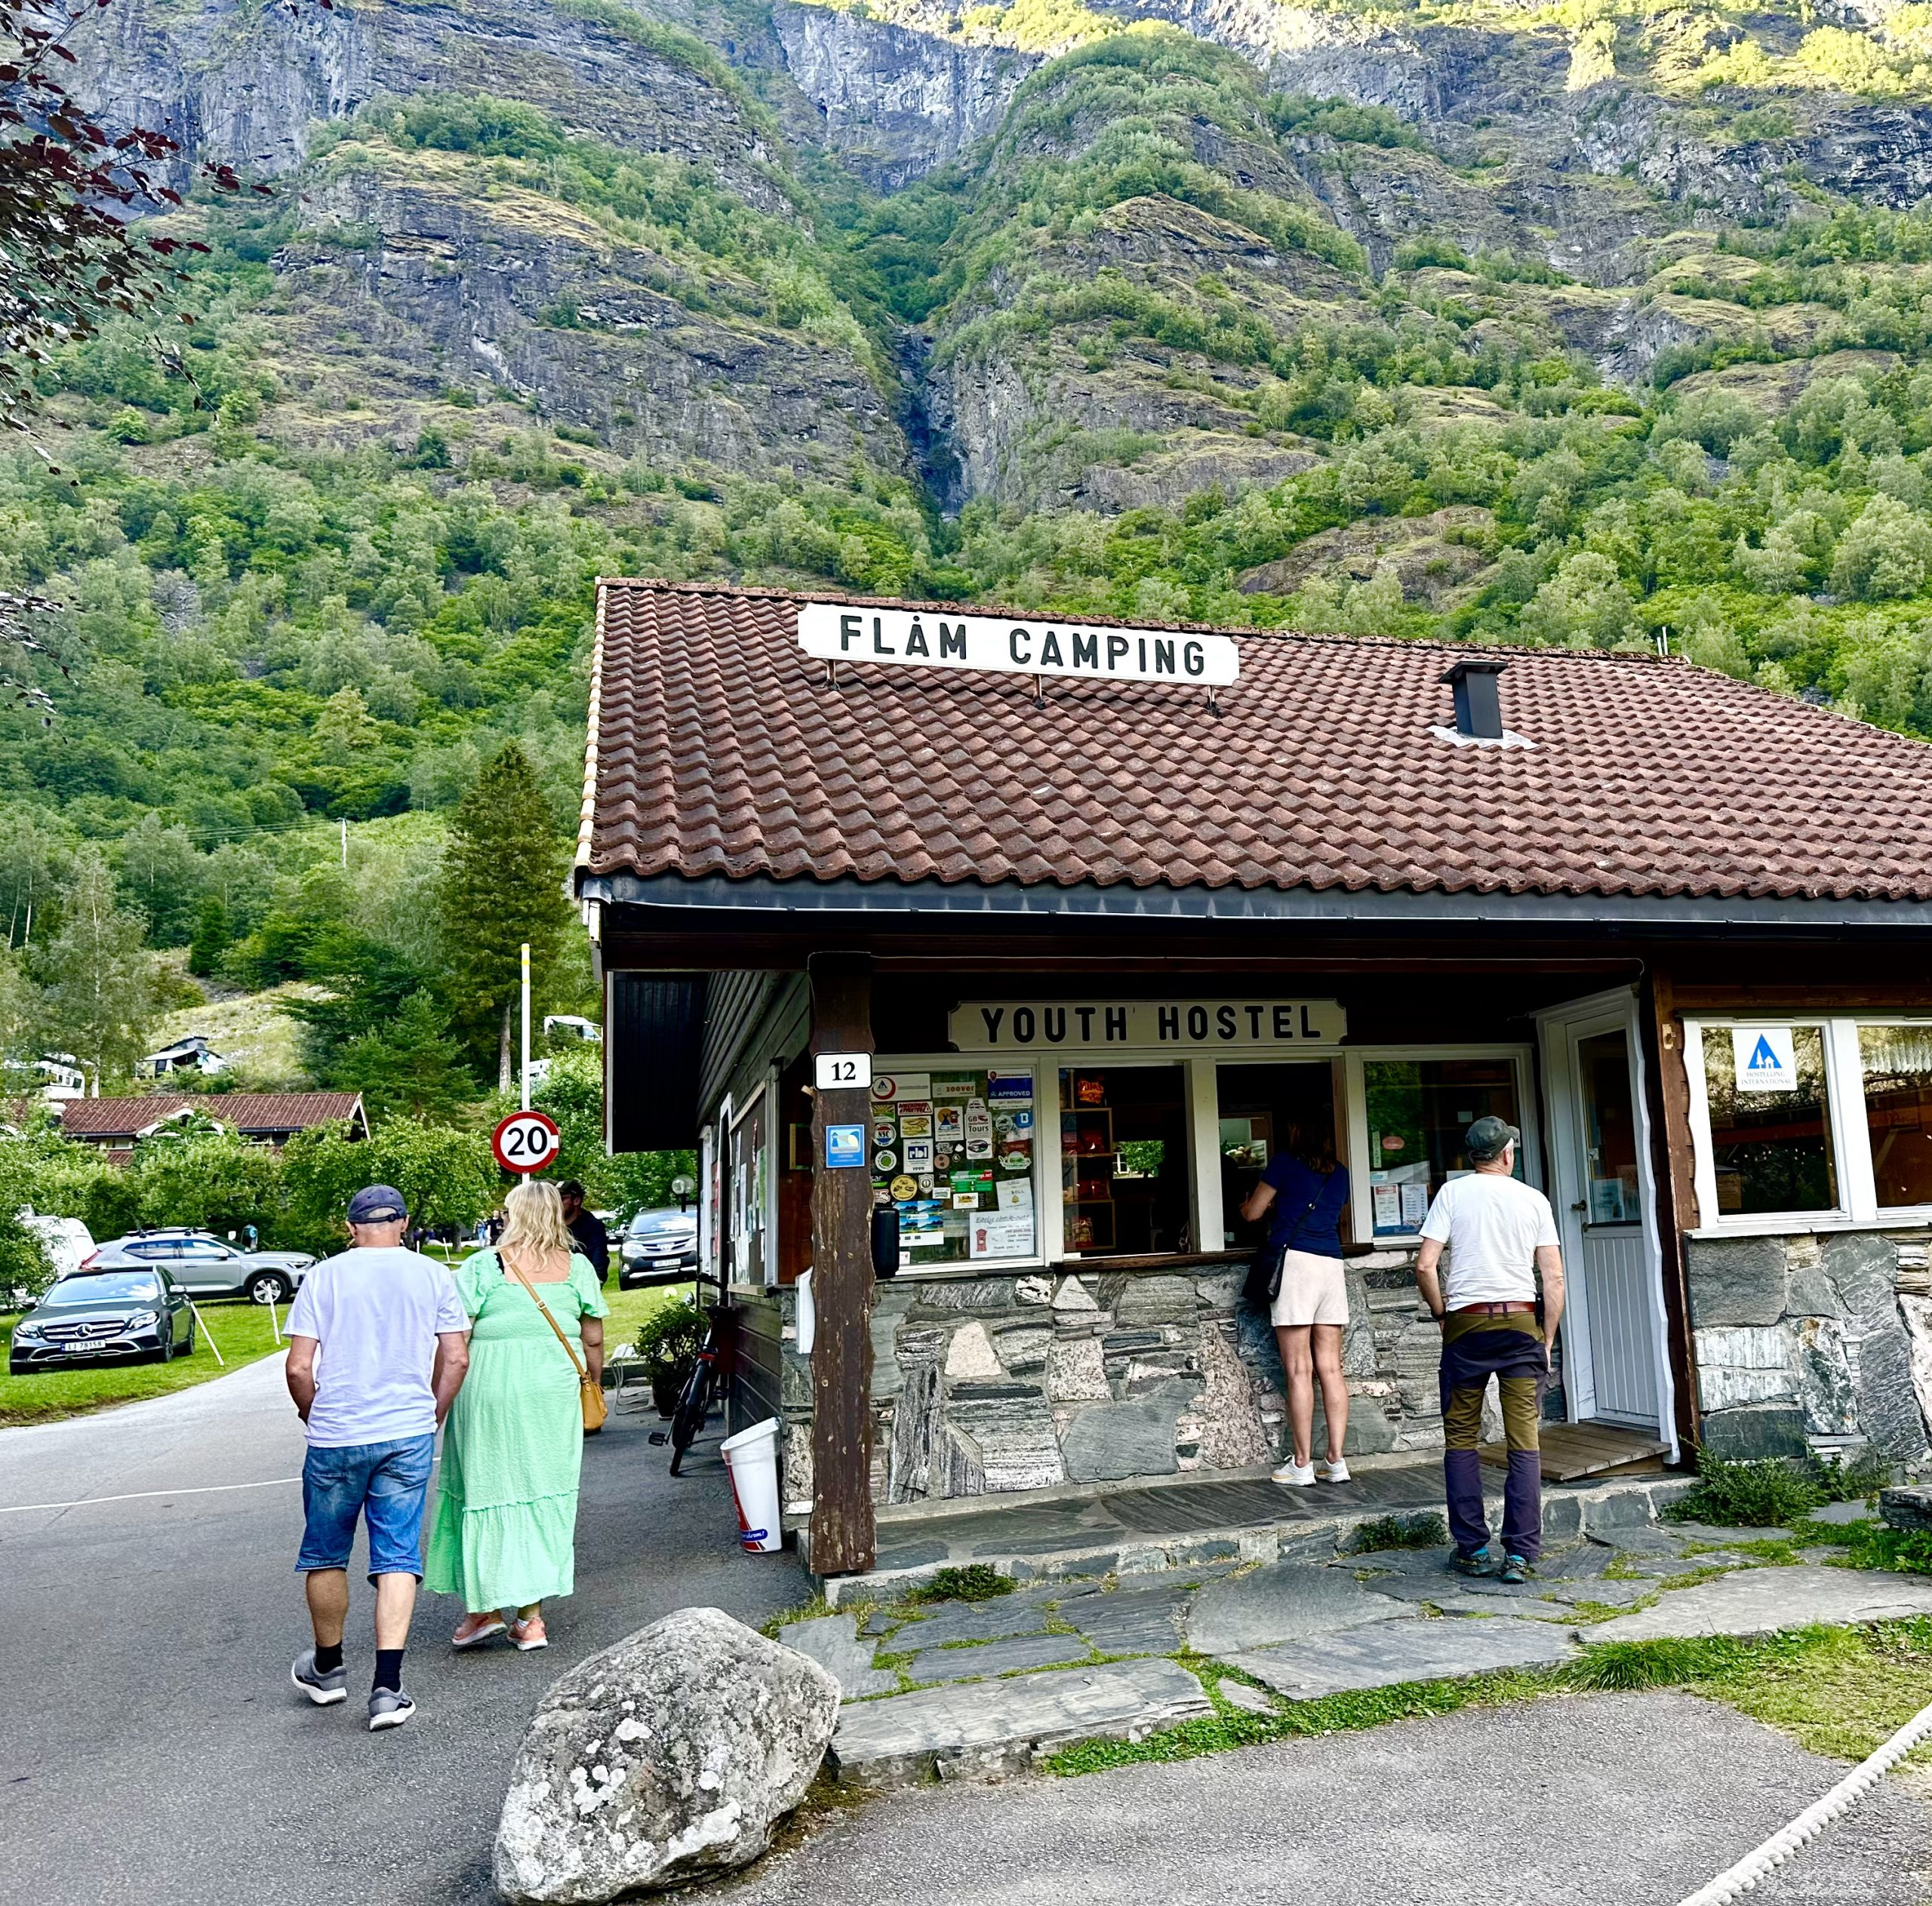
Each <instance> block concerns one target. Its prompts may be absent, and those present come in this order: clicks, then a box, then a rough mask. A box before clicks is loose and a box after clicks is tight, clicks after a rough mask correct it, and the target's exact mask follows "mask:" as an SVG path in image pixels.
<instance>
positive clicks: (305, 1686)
mask: <svg viewBox="0 0 1932 1906" xmlns="http://www.w3.org/2000/svg"><path fill="white" fill-rule="evenodd" d="M288 1678H289V1679H290V1680H291V1681H293V1682H294V1683H295V1685H296V1686H297V1687H298V1688H300V1689H301V1690H302V1692H303V1693H304V1694H306V1695H307V1696H308V1697H309V1699H310V1700H311V1701H312V1702H314V1703H315V1705H316V1706H317V1707H318V1708H333V1707H334V1705H335V1704H336V1703H337V1702H338V1701H346V1700H347V1699H348V1698H349V1670H348V1669H347V1668H330V1669H329V1670H328V1671H327V1672H326V1673H325V1672H324V1671H323V1670H321V1668H318V1667H317V1666H316V1665H315V1649H312V1648H311V1649H308V1650H307V1651H306V1652H304V1653H302V1654H300V1655H297V1656H296V1657H295V1662H294V1666H293V1667H291V1668H290V1669H289V1671H288Z"/></svg>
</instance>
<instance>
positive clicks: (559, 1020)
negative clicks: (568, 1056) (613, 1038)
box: [543, 1013, 604, 1046]
mask: <svg viewBox="0 0 1932 1906" xmlns="http://www.w3.org/2000/svg"><path fill="white" fill-rule="evenodd" d="M553 1033H561V1034H564V1036H565V1038H577V1039H580V1040H582V1041H583V1043H584V1044H586V1045H587V1046H600V1045H601V1044H603V1043H604V1028H602V1027H601V1025H598V1023H597V1022H596V1021H595V1019H586V1018H584V1017H583V1015H582V1014H581V1013H545V1014H544V1015H543V1037H544V1038H546V1039H548V1038H549V1037H550V1036H551V1034H553Z"/></svg>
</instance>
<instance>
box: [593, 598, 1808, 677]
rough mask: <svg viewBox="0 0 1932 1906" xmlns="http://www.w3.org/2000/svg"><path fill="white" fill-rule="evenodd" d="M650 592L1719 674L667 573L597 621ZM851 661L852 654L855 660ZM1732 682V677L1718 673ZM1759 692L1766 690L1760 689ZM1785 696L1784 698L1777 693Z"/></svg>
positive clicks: (1650, 663)
mask: <svg viewBox="0 0 1932 1906" xmlns="http://www.w3.org/2000/svg"><path fill="white" fill-rule="evenodd" d="M597 589H598V599H599V609H598V615H599V616H600V618H601V613H602V610H601V598H602V595H603V592H604V591H605V590H606V589H650V590H654V591H661V592H665V593H667V594H670V595H703V596H741V597H743V598H747V599H749V600H752V601H760V602H798V603H804V602H844V603H849V604H851V606H852V607H854V608H855V609H910V610H918V612H919V613H921V614H923V615H960V616H1012V617H1014V619H1016V620H1020V619H1024V620H1027V621H1032V622H1039V621H1042V620H1044V619H1047V618H1048V617H1049V616H1051V618H1053V619H1054V620H1056V621H1059V622H1074V623H1080V624H1081V625H1082V626H1091V627H1093V628H1096V629H1172V630H1173V631H1174V632H1175V633H1176V634H1177V635H1235V636H1248V637H1251V638H1255V639H1257V640H1260V639H1266V638H1276V639H1278V640H1280V641H1291V642H1308V643H1311V644H1319V645H1321V646H1322V647H1334V648H1390V649H1404V650H1416V649H1425V650H1429V649H1432V650H1437V651H1438V652H1439V653H1442V654H1445V655H1496V654H1498V653H1503V654H1508V655H1510V656H1576V657H1578V658H1579V659H1584V660H1589V661H1594V662H1636V663H1639V664H1641V666H1644V667H1646V668H1654V667H1657V666H1660V665H1661V664H1666V663H1668V664H1669V665H1671V666H1675V667H1678V668H1686V669H1703V665H1702V664H1701V663H1699V662H1693V661H1692V660H1691V659H1690V658H1689V656H1681V655H1657V654H1654V653H1651V652H1649V651H1648V650H1637V649H1600V648H1574V647H1567V646H1566V645H1564V644H1558V643H1547V644H1546V643H1537V644H1529V643H1515V642H1454V641H1444V639H1443V638H1441V637H1439V636H1434V635H1347V634H1344V633H1342V632H1338V631H1334V630H1329V629H1267V628H1263V627H1261V626H1258V625H1257V624H1253V623H1217V622H1176V621H1172V620H1167V621H1161V620H1155V619H1147V620H1143V621H1140V622H1129V621H1128V620H1126V619H1124V618H1123V617H1121V616H1095V615H1087V614H1084V613H1073V614H1068V613H1066V612H1064V611H1063V610H1057V609H1028V608H1025V607H1021V606H1020V605H1019V604H1014V603H1008V602H935V601H922V600H921V599H919V598H916V597H912V596H897V595H852V594H851V593H850V592H847V591H844V590H838V589H783V588H780V586H777V584H775V583H715V582H701V581H695V580H694V581H682V580H680V579H678V578H676V577H675V576H598V579H597ZM855 659H856V658H855ZM1703 672H1704V673H1705V674H1707V675H1723V671H1722V670H1721V669H1703ZM1723 678H1724V680H1725V681H1737V677H1736V676H1735V675H1723ZM1738 686H1739V687H1741V688H1756V687H1757V684H1755V682H1743V681H1740V682H1738ZM1758 692H1759V693H1768V692H1771V691H1768V690H1758ZM1781 699H1782V698H1781Z"/></svg>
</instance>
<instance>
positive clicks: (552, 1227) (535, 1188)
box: [497, 1178, 577, 1261]
mask: <svg viewBox="0 0 1932 1906" xmlns="http://www.w3.org/2000/svg"><path fill="white" fill-rule="evenodd" d="M497 1249H498V1250H504V1251H525V1252H528V1253H531V1255H532V1256H534V1257H536V1258H537V1259H539V1260H540V1261H541V1260H542V1259H545V1258H547V1257H549V1256H552V1255H553V1254H554V1253H558V1252H561V1253H562V1254H563V1255H564V1256H565V1258H566V1259H568V1257H569V1256H570V1255H571V1253H572V1252H573V1251H574V1250H576V1249H577V1240H576V1239H575V1238H574V1237H571V1229H570V1226H569V1225H567V1224H565V1222H564V1204H563V1200H562V1199H561V1198H560V1197H558V1195H557V1188H556V1186H555V1185H552V1184H551V1183H549V1182H548V1181H547V1180H546V1179H528V1178H527V1179H525V1180H524V1182H522V1183H521V1185H516V1186H515V1187H513V1188H512V1190H511V1191H510V1194H509V1197H506V1198H505V1199H504V1200H503V1236H502V1237H501V1238H500V1240H498V1242H497Z"/></svg>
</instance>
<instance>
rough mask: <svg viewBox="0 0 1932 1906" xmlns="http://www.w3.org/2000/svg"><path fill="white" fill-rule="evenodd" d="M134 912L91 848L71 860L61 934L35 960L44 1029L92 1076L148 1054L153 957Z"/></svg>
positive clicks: (124, 1068) (120, 1069) (119, 1070)
mask: <svg viewBox="0 0 1932 1906" xmlns="http://www.w3.org/2000/svg"><path fill="white" fill-rule="evenodd" d="M143 926H144V923H143V921H142V919H141V917H140V915H139V914H137V913H133V912H130V911H128V910H127V909H126V908H123V907H122V905H121V904H120V902H119V900H118V898H117V897H116V896H115V887H114V876H113V875H112V874H111V873H110V872H109V871H108V866H107V862H106V860H105V859H103V858H102V856H101V854H100V850H99V849H98V848H96V847H84V848H82V850H81V851H80V853H78V854H77V855H76V856H75V859H74V872H73V878H72V886H71V888H70V890H69V893H68V896H67V900H66V909H65V918H64V919H63V922H62V924H61V927H60V931H59V932H58V933H57V934H55V936H54V938H53V939H52V940H51V941H50V942H48V944H47V945H45V946H42V947H40V948H37V949H36V950H35V954H34V955H33V964H34V968H35V973H36V976H37V977H38V979H39V980H40V982H41V984H42V987H43V988H44V989H45V1028H46V1031H47V1035H48V1038H49V1039H50V1040H51V1041H53V1042H54V1045H55V1046H56V1047H57V1050H61V1051H63V1052H70V1053H73V1054H74V1056H75V1057H76V1058H77V1059H79V1060H80V1062H81V1063H82V1065H85V1067H86V1068H88V1071H90V1072H91V1074H93V1078H94V1082H95V1084H99V1082H100V1080H101V1078H103V1075H106V1074H127V1073H129V1072H131V1071H133V1069H134V1061H135V1060H136V1059H138V1058H139V1057H140V1055H141V1053H142V1052H143V1050H145V1049H146V1044H147V1039H148V1032H149V1027H150V1026H151V1025H152V1023H153V1018H154V1011H155V984H154V973H153V964H154V963H153V960H152V957H151V955H149V953H148V951H147V950H146V948H145V947H144V946H143V944H142V940H143Z"/></svg>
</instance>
